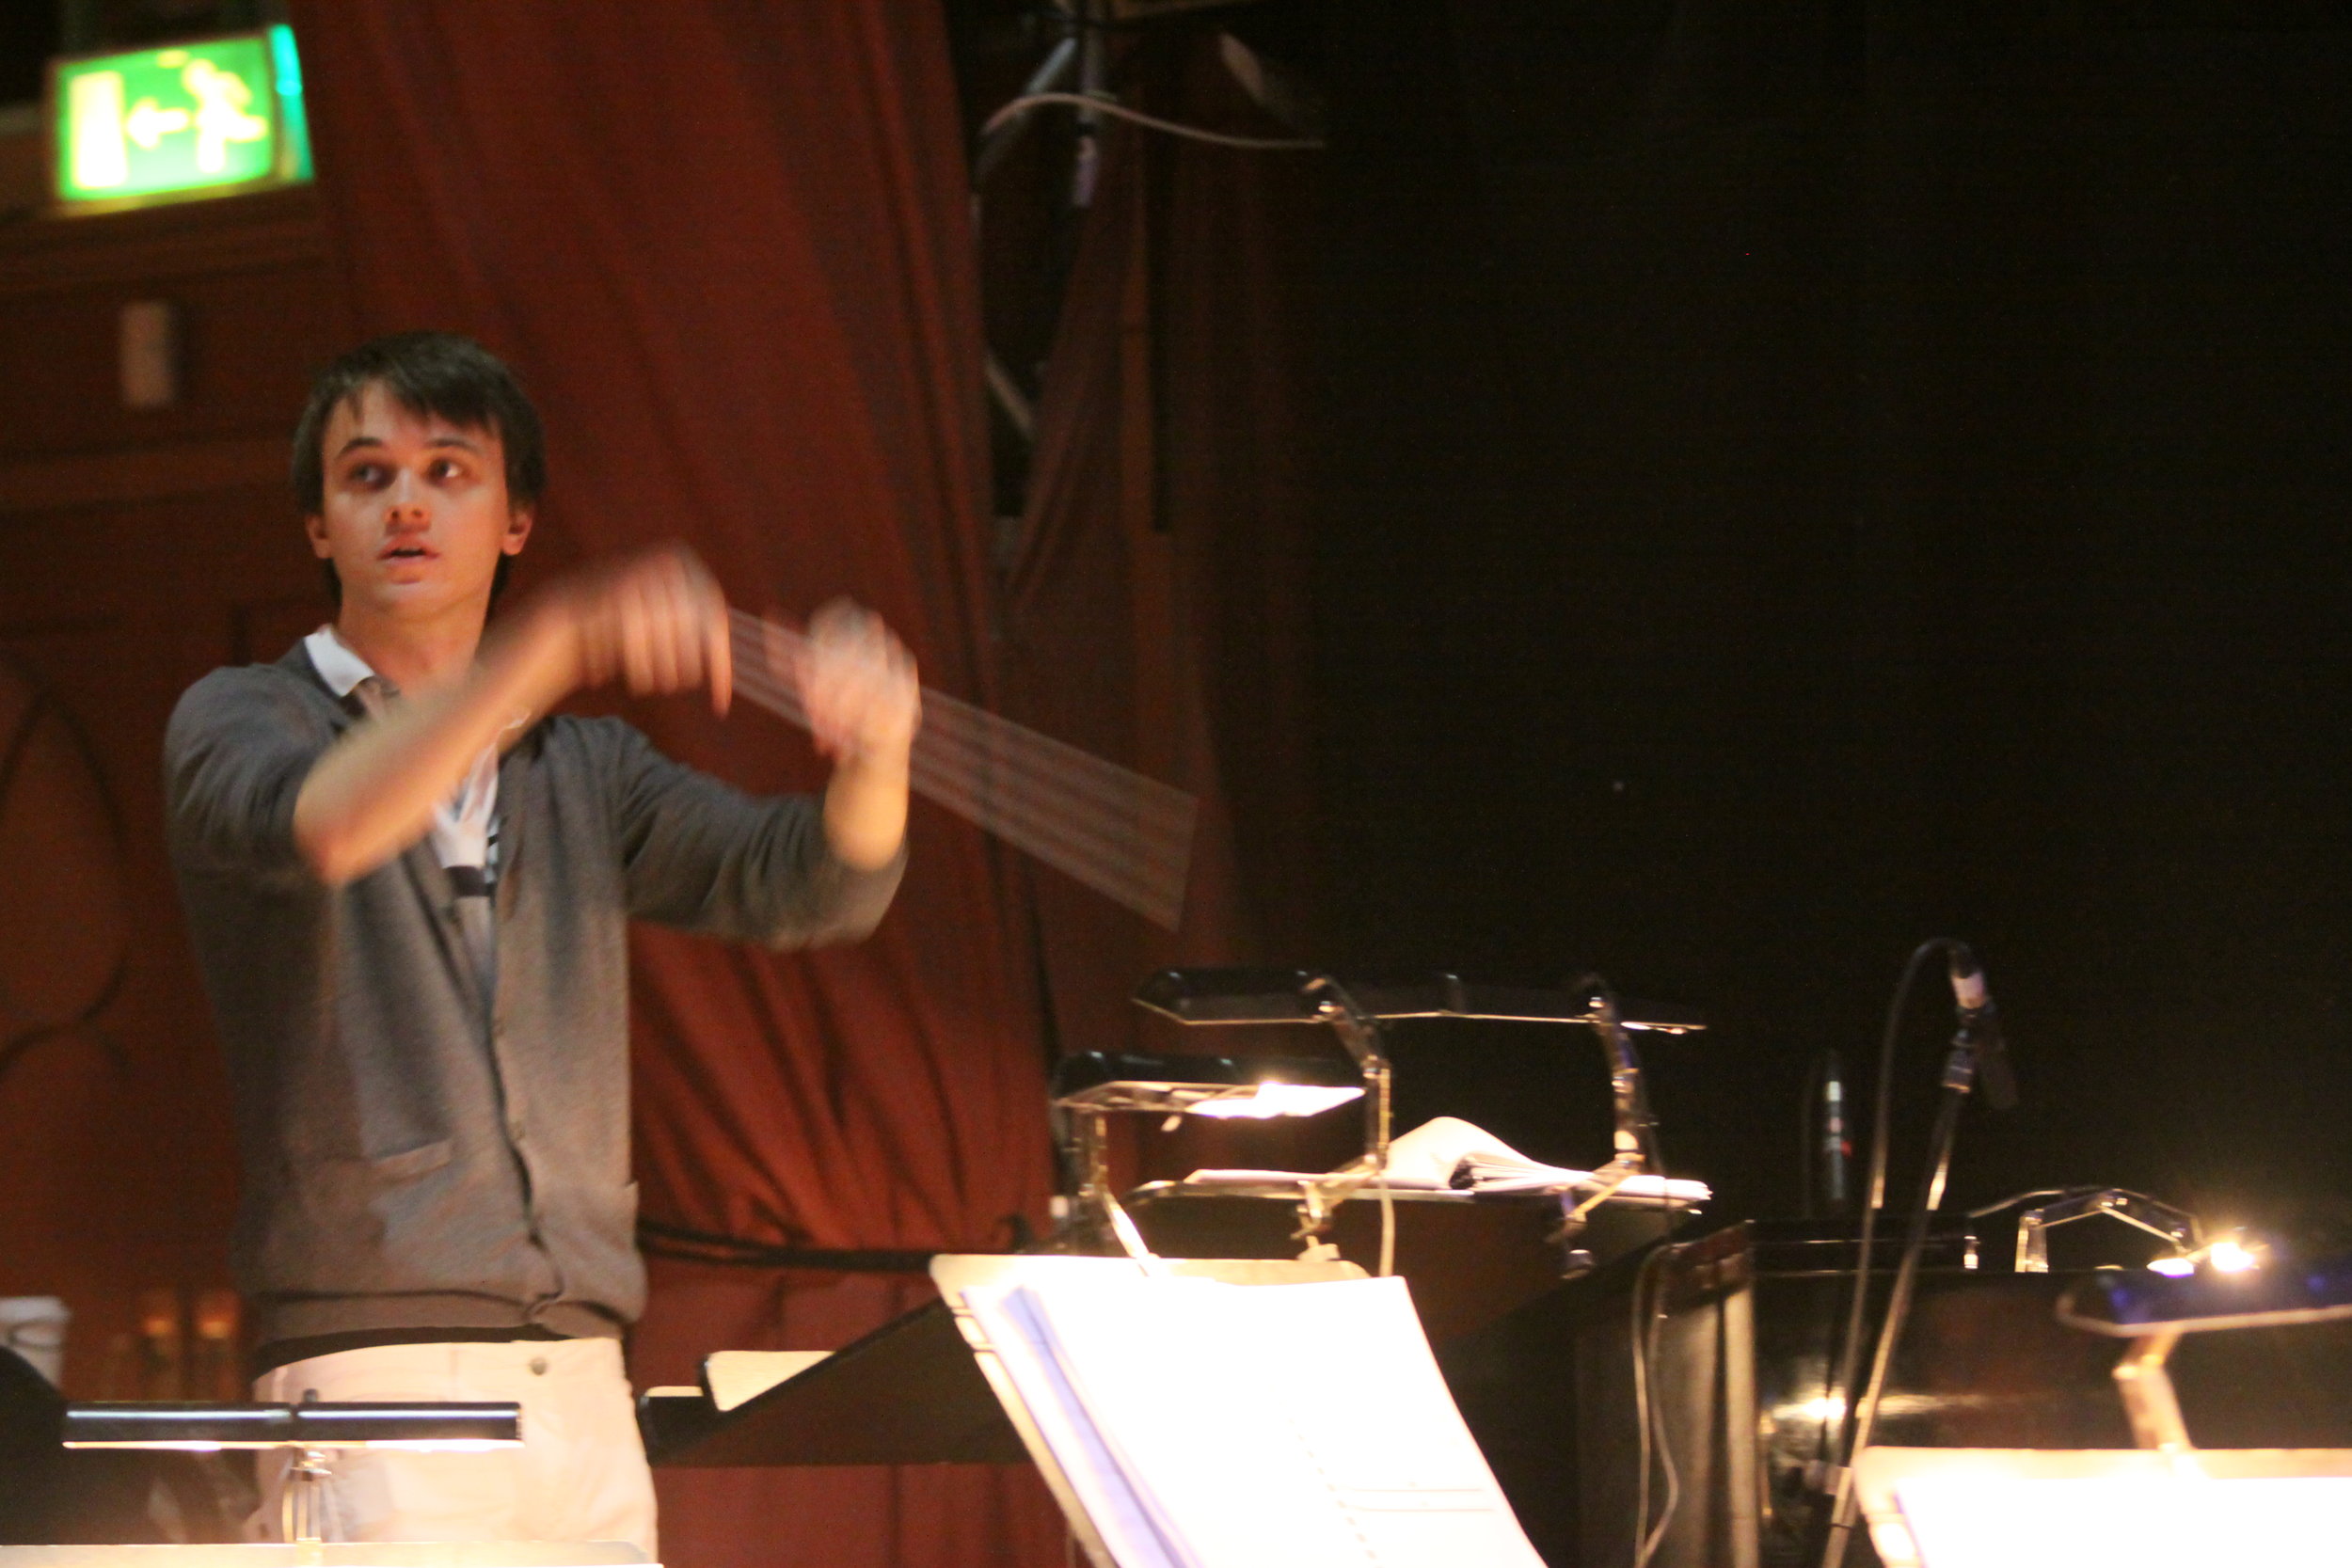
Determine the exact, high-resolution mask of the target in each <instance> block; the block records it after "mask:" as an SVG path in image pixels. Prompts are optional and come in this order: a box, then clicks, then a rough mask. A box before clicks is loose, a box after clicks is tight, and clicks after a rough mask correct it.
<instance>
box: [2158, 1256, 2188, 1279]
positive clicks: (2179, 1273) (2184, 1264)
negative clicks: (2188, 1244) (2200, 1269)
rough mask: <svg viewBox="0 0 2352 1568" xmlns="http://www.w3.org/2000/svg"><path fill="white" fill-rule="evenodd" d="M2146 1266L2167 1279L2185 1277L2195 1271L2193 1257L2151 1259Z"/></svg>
mask: <svg viewBox="0 0 2352 1568" xmlns="http://www.w3.org/2000/svg"><path fill="white" fill-rule="evenodd" d="M2148 1267H2149V1269H2150V1270H2151V1271H2152V1272H2153V1273H2155V1274H2160V1275H2164V1276H2165V1277H2167V1278H2168V1279H2186V1278H2187V1277H2188V1276H2189V1275H2193V1274H2195V1273H2196V1272H2197V1264H2196V1261H2195V1259H2188V1258H2158V1259H2153V1260H2151V1261H2150V1263H2149V1265H2148Z"/></svg>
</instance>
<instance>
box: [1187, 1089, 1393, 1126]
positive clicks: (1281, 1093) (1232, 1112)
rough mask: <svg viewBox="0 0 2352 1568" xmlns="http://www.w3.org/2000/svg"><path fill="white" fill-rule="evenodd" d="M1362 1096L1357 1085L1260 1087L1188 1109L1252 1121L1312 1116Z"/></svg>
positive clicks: (1201, 1114) (1362, 1091)
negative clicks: (1344, 1086) (1253, 1091)
mask: <svg viewBox="0 0 2352 1568" xmlns="http://www.w3.org/2000/svg"><path fill="white" fill-rule="evenodd" d="M1363 1097H1364V1090H1363V1085H1360V1084H1359V1085H1354V1086H1353V1087H1349V1088H1344V1089H1335V1088H1326V1087H1323V1086H1322V1085H1314V1084H1261V1085H1258V1087H1257V1092H1256V1093H1254V1094H1250V1095H1247V1096H1241V1095H1237V1096H1235V1097H1233V1098H1232V1099H1230V1100H1204V1101H1201V1102H1200V1104H1198V1105H1194V1106H1192V1107H1190V1110H1191V1114H1192V1115H1194V1116H1196V1117H1247V1118H1248V1119H1250V1120H1253V1121H1254V1120H1261V1119H1263V1118H1264V1117H1311V1116H1314V1115H1316V1114H1317V1113H1319V1112H1323V1111H1327V1110H1329V1109H1331V1107H1333V1106H1334V1105H1344V1104H1346V1103H1347V1102H1348V1101H1351V1100H1361V1099H1362V1098H1363Z"/></svg>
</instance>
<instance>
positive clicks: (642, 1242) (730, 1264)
mask: <svg viewBox="0 0 2352 1568" xmlns="http://www.w3.org/2000/svg"><path fill="white" fill-rule="evenodd" d="M637 1244H638V1246H639V1247H640V1248H642V1249H643V1250H644V1251H646V1252H649V1253H651V1254H653V1255H654V1256H655V1257H657V1258H671V1259H677V1260H679V1261H681V1262H688V1263H717V1264H720V1265H723V1266H724V1267H727V1268H738V1269H810V1270H816V1271H819V1272H823V1273H830V1274H924V1273H927V1272H929V1271H930V1266H931V1259H934V1258H936V1257H938V1256H939V1254H938V1253H937V1252H936V1251H930V1250H925V1251H914V1250H912V1249H907V1250H898V1249H892V1248H885V1247H870V1248H855V1247H850V1248H842V1247H800V1246H791V1245H788V1244H785V1243H774V1242H755V1241H753V1240H751V1239H750V1238H748V1237H744V1236H725V1235H721V1234H719V1233H718V1232H716V1231H709V1230H696V1229H694V1228H692V1227H690V1226H683V1225H676V1224H673V1223H672V1222H670V1221H668V1220H657V1219H646V1218H640V1219H639V1220H638V1222H637Z"/></svg>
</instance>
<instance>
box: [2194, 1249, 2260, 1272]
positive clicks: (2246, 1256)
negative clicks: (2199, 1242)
mask: <svg viewBox="0 0 2352 1568" xmlns="http://www.w3.org/2000/svg"><path fill="white" fill-rule="evenodd" d="M2261 1261H2262V1260H2261V1259H2258V1258H2256V1257H2255V1256H2254V1255H2253V1254H2252V1253H2251V1252H2249V1251H2248V1250H2247V1249H2246V1248H2244V1247H2242V1246H2240V1245H2239V1244H2238V1243H2235V1242H2229V1241H2222V1242H2216V1243H2214V1244H2213V1245H2212V1246H2211V1247H2209V1248H2207V1249H2206V1251H2205V1262H2206V1264H2207V1266H2209V1267H2211V1268H2212V1269H2214V1270H2215V1271H2216V1272H2217V1273H2220V1274H2244V1273H2245V1272H2246V1271H2247V1270H2249V1269H2250V1268H2253V1267H2255V1266H2256V1265H2257V1264H2258V1263H2260V1262H2261Z"/></svg>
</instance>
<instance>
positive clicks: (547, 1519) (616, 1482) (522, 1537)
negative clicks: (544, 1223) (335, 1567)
mask: <svg viewBox="0 0 2352 1568" xmlns="http://www.w3.org/2000/svg"><path fill="white" fill-rule="evenodd" d="M312 1389H316V1390H317V1392H318V1397H319V1398H320V1399H321V1400H323V1401H326V1402H329V1403H342V1402H355V1401H411V1402H418V1401H454V1402H467V1401H501V1402H511V1403H515V1404H519V1405H521V1406H522V1434H523V1446H522V1447H521V1448H518V1449H491V1450H489V1451H488V1452H485V1453H402V1452H398V1451H396V1450H392V1449H382V1450H378V1449H342V1450H340V1451H337V1452H336V1453H335V1455H334V1457H333V1461H332V1470H333V1474H332V1476H331V1478H330V1479H329V1480H328V1481H327V1482H326V1488H325V1491H326V1497H324V1499H323V1501H322V1507H321V1509H320V1513H321V1514H322V1519H321V1525H322V1528H321V1530H320V1534H321V1535H322V1536H324V1537H325V1538H326V1540H328V1541H626V1542H628V1543H629V1544H631V1545H634V1546H636V1547H638V1548H639V1549H640V1550H641V1551H643V1552H644V1555H645V1557H646V1558H647V1560H658V1556H657V1553H658V1550H659V1548H658V1544H657V1543H656V1541H655V1539H654V1501H653V1473H652V1472H651V1471H650V1470H649V1469H647V1468H646V1465H645V1447H644V1440H643V1439H642V1438H641V1437H640V1436H639V1435H638V1432H637V1406H636V1401H635V1399H634V1398H633V1397H632V1396H631V1394H630V1392H629V1386H628V1375H627V1373H626V1372H625V1371H624V1370H623V1369H622V1366H621V1345H620V1341H619V1340H617V1339H549V1340H541V1341H533V1340H521V1341H516V1342H514V1343H510V1344H435V1345H376V1346H371V1347H369V1348H368V1349H365V1350H347V1351H338V1352H337V1353H335V1354H332V1355H321V1356H314V1357H312V1358H311V1359H310V1360H308V1361H295V1362H291V1363H289V1364H288V1365H286V1366H283V1367H279V1368H278V1369H276V1370H272V1371H269V1372H265V1373H263V1374H262V1377H261V1378H260V1379H259V1380H258V1381H256V1382H255V1384H254V1385H253V1394H254V1397H255V1398H256V1399H258V1400H261V1401H262V1402H264V1403H279V1402H285V1403H299V1402H301V1401H302V1400H303V1399H304V1398H305V1397H306V1396H307V1395H308V1394H309V1393H310V1390H312ZM262 1461H263V1463H262V1466H261V1472H262V1473H261V1481H262V1511H261V1513H259V1514H257V1515H256V1516H255V1518H254V1530H253V1533H254V1535H255V1536H256V1538H258V1539H260V1540H263V1541H276V1540H278V1539H279V1538H280V1532H279V1524H278V1521H279V1516H280V1515H279V1507H280V1499H281V1497H282V1496H283V1489H284V1485H285V1476H286V1462H285V1460H284V1459H283V1458H282V1457H281V1456H276V1455H270V1454H264V1455H263V1456H262Z"/></svg>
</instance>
